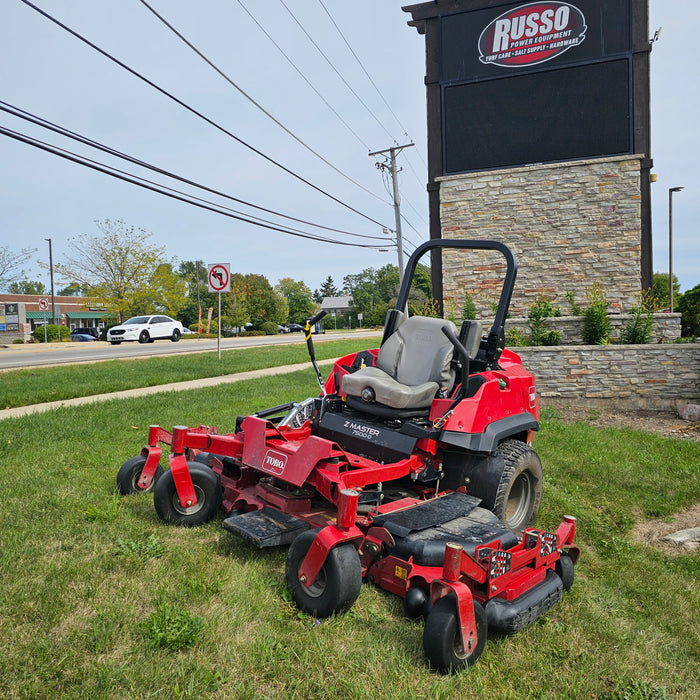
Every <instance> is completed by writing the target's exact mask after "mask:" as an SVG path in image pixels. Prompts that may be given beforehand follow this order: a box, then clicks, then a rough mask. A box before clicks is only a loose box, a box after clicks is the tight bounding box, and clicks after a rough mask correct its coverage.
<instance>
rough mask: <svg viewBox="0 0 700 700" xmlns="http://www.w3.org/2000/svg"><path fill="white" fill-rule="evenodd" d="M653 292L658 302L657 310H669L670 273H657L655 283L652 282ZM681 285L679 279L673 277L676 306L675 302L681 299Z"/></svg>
mask: <svg viewBox="0 0 700 700" xmlns="http://www.w3.org/2000/svg"><path fill="white" fill-rule="evenodd" d="M651 292H652V294H653V295H654V299H655V300H656V308H657V309H668V308H669V307H670V306H671V302H670V299H669V296H668V292H669V285H668V272H655V273H654V281H653V282H652V286H651ZM680 293H681V285H680V282H679V281H678V277H676V276H675V275H673V300H674V306H675V301H676V300H677V299H678V298H679V297H680Z"/></svg>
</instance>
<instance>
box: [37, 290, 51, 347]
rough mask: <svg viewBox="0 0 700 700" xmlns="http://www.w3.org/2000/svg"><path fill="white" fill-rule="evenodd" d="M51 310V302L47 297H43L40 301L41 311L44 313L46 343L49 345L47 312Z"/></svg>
mask: <svg viewBox="0 0 700 700" xmlns="http://www.w3.org/2000/svg"><path fill="white" fill-rule="evenodd" d="M48 308H49V300H48V299H47V298H46V297H41V299H39V311H43V312H44V342H45V343H47V342H48V340H47V338H46V311H47V309H48Z"/></svg>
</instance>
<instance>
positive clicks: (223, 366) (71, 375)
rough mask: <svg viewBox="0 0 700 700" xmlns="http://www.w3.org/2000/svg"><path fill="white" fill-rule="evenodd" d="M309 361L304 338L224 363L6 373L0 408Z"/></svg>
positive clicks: (331, 351)
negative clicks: (291, 343)
mask: <svg viewBox="0 0 700 700" xmlns="http://www.w3.org/2000/svg"><path fill="white" fill-rule="evenodd" d="M378 345H379V338H376V339H375V338H354V339H350V340H333V341H324V342H322V343H316V344H315V351H316V359H318V360H324V359H330V358H336V357H342V356H343V355H347V354H348V353H350V352H356V351H357V350H365V349H367V348H372V347H377V346H378ZM308 361H309V354H308V351H307V349H306V343H305V342H304V340H303V335H299V342H298V343H295V344H293V345H269V346H266V347H260V348H242V349H238V350H225V351H222V353H221V360H219V359H218V354H217V353H216V352H204V353H190V354H184V355H177V356H173V357H158V356H156V357H148V358H141V359H134V360H122V359H120V360H107V361H104V362H98V363H94V364H76V365H68V366H65V365H64V366H58V367H39V368H31V369H18V370H11V371H7V372H3V373H2V374H0V409H2V408H15V407H17V406H30V405H32V404H36V403H44V402H47V401H64V400H66V399H74V398H78V397H81V396H92V395H94V394H107V393H111V392H114V391H123V390H125V389H134V388H137V387H142V386H155V385H157V384H168V383H170V382H184V381H189V380H191V379H202V378H204V377H219V376H222V375H224V374H236V373H238V372H247V371H249V370H254V369H263V368H265V367H278V366H280V365H292V364H297V363H299V362H308Z"/></svg>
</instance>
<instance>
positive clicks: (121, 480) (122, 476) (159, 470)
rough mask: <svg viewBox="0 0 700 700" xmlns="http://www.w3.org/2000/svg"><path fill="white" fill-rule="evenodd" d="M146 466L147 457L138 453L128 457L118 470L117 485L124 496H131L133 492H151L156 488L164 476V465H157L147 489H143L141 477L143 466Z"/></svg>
mask: <svg viewBox="0 0 700 700" xmlns="http://www.w3.org/2000/svg"><path fill="white" fill-rule="evenodd" d="M145 466H146V458H145V457H143V456H142V455H137V456H136V457H132V458H131V459H127V460H126V462H124V464H122V466H121V467H119V471H118V472H117V487H118V488H119V492H120V493H121V494H123V495H124V496H129V495H131V494H132V493H149V492H151V491H153V489H154V488H155V485H156V482H157V481H158V479H160V477H161V476H163V467H161V466H160V464H159V465H158V466H157V467H156V471H155V473H154V474H153V479H151V484H150V486H149V487H148V488H147V489H142V488H141V487H140V486H139V479H140V478H141V473H142V472H143V468H144V467H145Z"/></svg>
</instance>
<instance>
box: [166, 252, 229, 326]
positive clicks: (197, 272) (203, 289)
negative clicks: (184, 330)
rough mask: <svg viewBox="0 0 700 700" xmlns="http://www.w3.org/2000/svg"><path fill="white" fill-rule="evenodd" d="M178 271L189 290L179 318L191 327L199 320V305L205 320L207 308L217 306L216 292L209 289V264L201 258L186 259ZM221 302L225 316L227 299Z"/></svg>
mask: <svg viewBox="0 0 700 700" xmlns="http://www.w3.org/2000/svg"><path fill="white" fill-rule="evenodd" d="M177 272H178V275H179V277H180V279H181V280H183V282H184V283H185V284H186V285H187V290H188V291H187V298H186V299H185V302H184V304H183V305H182V307H181V308H180V311H179V313H178V315H177V318H178V320H179V321H182V324H183V325H185V326H187V327H188V328H189V327H190V326H194V325H195V324H196V323H197V322H198V321H199V306H201V307H202V318H203V319H205V320H206V315H207V310H208V309H209V308H210V307H213V308H216V307H217V299H216V294H215V293H213V292H210V291H209V285H208V284H207V266H206V264H205V263H204V262H202V261H201V260H185V261H183V262H181V263H180V266H179V267H178V270H177ZM198 300H199V301H198ZM198 304H199V306H198ZM221 304H222V312H221V313H222V315H223V316H225V312H224V308H225V299H222V301H221Z"/></svg>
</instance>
